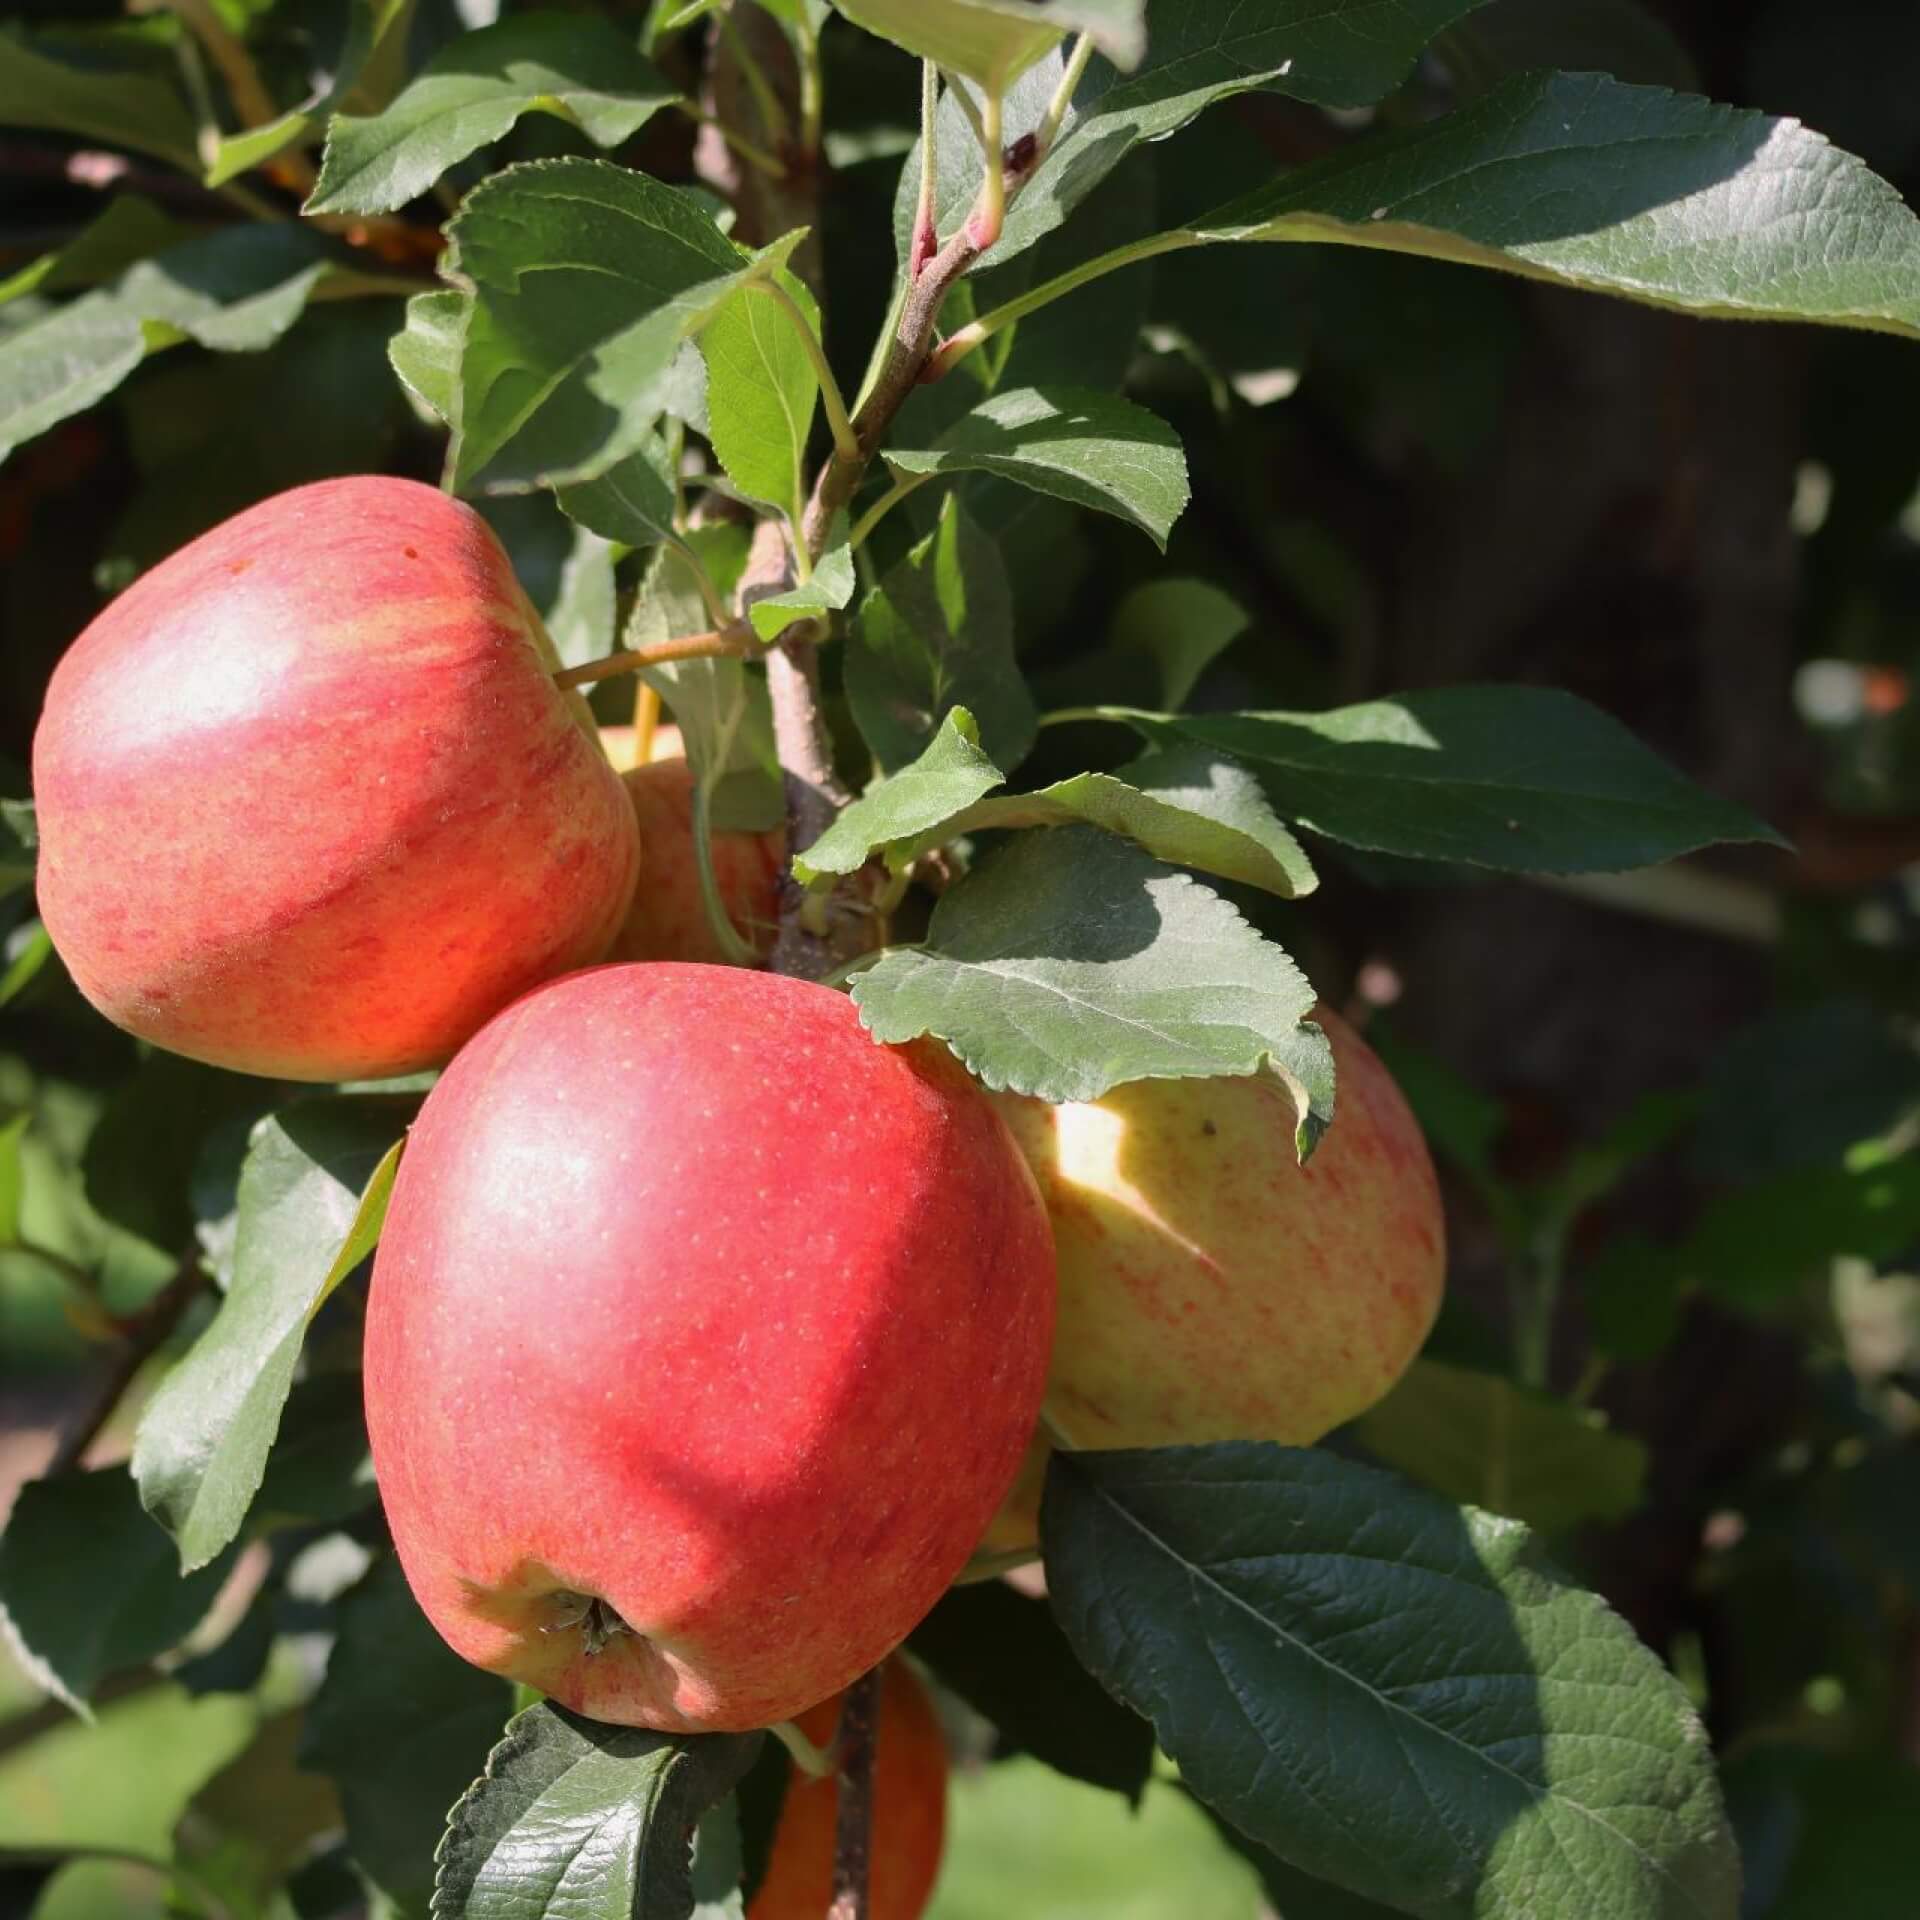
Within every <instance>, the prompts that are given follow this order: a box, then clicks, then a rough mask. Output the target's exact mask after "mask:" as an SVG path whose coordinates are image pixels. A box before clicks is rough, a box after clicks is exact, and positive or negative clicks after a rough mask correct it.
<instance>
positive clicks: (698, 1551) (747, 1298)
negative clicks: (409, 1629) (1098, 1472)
mask: <svg viewBox="0 0 1920 1920" xmlns="http://www.w3.org/2000/svg"><path fill="white" fill-rule="evenodd" d="M1053 1311H1054V1275H1053V1247H1052V1241H1051V1237H1050V1235H1049V1233H1048V1229H1047V1219H1046V1213H1045V1210H1044V1209H1043V1208H1042V1206H1041V1204H1040V1198H1039V1195H1038V1193H1037V1192H1036V1191H1035V1189H1034V1185H1033V1180H1032V1177H1031V1175H1030V1174H1029V1173H1028V1172H1027V1169H1026V1165H1025V1163H1024V1162H1023V1161H1022V1159H1021V1157H1020V1153H1019V1150H1018V1149H1017V1148H1016V1147H1015V1145H1014V1143H1013V1141H1012V1139H1011V1137H1010V1136H1009V1135H1008V1133H1007V1130H1006V1127H1005V1125H1004V1124H1003V1123H1002V1121H1001V1119H1000V1117H999V1115H998V1114H997V1113H996V1112H995V1111H994V1108H993V1105H992V1103H991V1102H990V1101H989V1100H988V1099H987V1097H986V1096H985V1094H984V1093H982V1092H981V1090H980V1089H979V1087H978V1086H977V1085H976V1084H975V1083H974V1081H973V1080H972V1079H970V1078H969V1076H968V1075H967V1073H966V1072H965V1070H964V1069H963V1068H961V1067H960V1065H959V1064H958V1063H957V1062H956V1061H955V1060H954V1059H953V1057H952V1056H951V1055H950V1054H949V1053H947V1051H946V1050H945V1049H944V1048H941V1047H937V1046H933V1045H929V1044H925V1043H922V1044H918V1045H915V1046H909V1047H902V1048H896V1047H882V1046H877V1045H876V1044H875V1043H874V1042H873V1040H872V1039H871V1038H870V1037H869V1036H868V1035H867V1033H866V1032H865V1031H864V1029H863V1028H862V1027H861V1025H860V1022H859V1018H858V1015H857V1014H856V1013H855V1011H854V1008H853V1005H852V1003H851V1002H850V1001H849V1000H847V999H846V998H845V997H844V996H843V995H841V994H838V993H834V992H832V991H830V990H829V989H827V988H825V987H818V986H814V985H811V984H810V983H807V982H804V981H797V980H789V979H784V978H780V977H777V976H773V975H769V974H764V973H758V972H754V971H751V970H747V969H741V968H734V967H709V966H695V965H684V964H677V963H671V962H658V963H654V964H651V965H646V966H610V967H601V968H596V969H594V970H592V971H590V972H586V973H581V974H576V975H574V976H573V977H572V978H570V979H566V980H561V981H556V982H554V983H552V984H551V985H548V986H545V987H542V988H540V989H538V990H537V991H535V992H534V993H531V994H529V995H528V996H526V998H524V999H522V1000H520V1001H519V1002H517V1003H516V1004H515V1005H514V1006H512V1007H510V1008H508V1009H507V1011H506V1012H505V1013H503V1014H501V1015H500V1016H499V1017H498V1018H497V1019H495V1020H494V1021H492V1022H491V1023H490V1024H489V1025H488V1026H487V1027H486V1029H485V1030H484V1031H483V1032H481V1033H480V1034H479V1035H478V1036H477V1037H476V1038H475V1039H473V1040H472V1041H470V1042H469V1043H468V1044H467V1046H466V1047H464V1048H463V1049H462V1050H461V1052H460V1054H459V1056H458V1058H457V1059H455V1061H454V1063H453V1065H452V1066H451V1067H449V1068H448V1069H447V1071H446V1073H445V1074H444V1075H443V1076H442V1077H441V1079H440V1081H439V1083H438V1085H437V1086H436V1087H435V1088H434V1090H433V1092H432V1093H431V1094H430V1095H429V1096H428V1098H427V1102H426V1105H425V1107H424V1109H423V1110H422V1113H421V1116H420V1119H419V1121H418V1122H417V1124H416V1125H415V1127H414V1129H413V1133H412V1137H411V1139H410V1141H409V1143H408V1146H407V1150H406V1153H405V1156H404V1157H403V1159H402V1161H401V1164H400V1172H399V1177H398V1179H397V1181H396V1182H395V1186H394V1191H393V1198H392V1204H391V1208H390V1210H389V1212H388V1215H387V1220H386V1226H385V1230H384V1232H383V1234H382V1237H381V1241H380V1251H379V1255H378V1257H377V1260H376V1262H375V1267H374V1276H373V1285H372V1291H371V1297H370V1301H369V1305H368V1312H367V1329H366V1403H367V1426H368V1432H369V1434H370V1436H371V1439H372V1443H373V1459H374V1466H375V1470H376V1473H377V1476H378V1479H379V1484H380V1491H381V1496H382V1498H383V1500H384V1502H385V1505H386V1512H387V1519H388V1523H389V1525H390V1527H391V1529H392V1532H393V1539H394V1545H395V1547H396V1548H397V1549H398V1551H399V1555H400V1562H401V1565H402V1567H403V1568H404V1569H405V1570H406V1574H407V1578H408V1580H409V1581H410V1583H411V1584H412V1587H413V1591H414V1594H415V1596H416V1597H417V1598H418V1600H419V1602H420V1604H421V1606H422V1607H423V1608H424V1609H425V1611H426V1613H427V1616H428V1618H429V1619H431V1620H432V1621H433V1623H434V1625H435V1626H436V1627H437V1628H438V1629H439V1630H440V1632H441V1634H442V1635H443V1636H444V1638H445V1639H446V1640H447V1642H448V1644H449V1645H451V1646H452V1647H453V1649H454V1650H455V1651H456V1652H457V1653H460V1654H462V1655H464V1656H465V1657H466V1658H467V1659H469V1660H471V1661H473V1662H474V1663H475V1664H476V1665H478V1666H482V1667H485V1668H488V1669H489V1670H491V1671H493V1672H496V1673H502V1674H506V1675H509V1676H510V1677H512V1678H514V1679H518V1680H524V1681H527V1682H529V1683H530V1684H532V1685H533V1686H536V1687H538V1688H540V1689H541V1690H542V1691H543V1692H546V1693H549V1694H551V1695H553V1696H554V1697H555V1698H557V1699H558V1700H560V1701H561V1702H562V1703H563V1704H565V1705H567V1706H569V1707H573V1708H576V1709H578V1710H579V1711H580V1712H582V1713H586V1714H590V1715H591V1716H592V1717H593V1718H595V1719H597V1720H608V1721H613V1722H616V1723H620V1724H625V1725H638V1726H650V1727H658V1728H663V1729H670V1730H685V1731H701V1730H737V1729H742V1728H747V1727H759V1726H766V1725H769V1724H771V1723H772V1722H774V1721H776V1720H785V1719H790V1718H792V1717H793V1716H794V1715H795V1714H796V1713H799V1712H801V1711H803V1710H804V1709H806V1708H807V1707H810V1706H812V1705H814V1704H815V1703H816V1702H818V1701H820V1700H823V1699H825V1698H827V1696H828V1695H830V1694H832V1693H834V1692H836V1691H838V1690H839V1689H840V1688H842V1687H844V1686H845V1685H846V1684H847V1683H848V1682H849V1681H850V1680H852V1679H853V1678H855V1677H856V1676H857V1675H858V1674H861V1673H863V1672H865V1671H866V1669H867V1668H869V1667H871V1666H873V1665H874V1664H875V1663H876V1662H878V1661H879V1660H880V1659H881V1658H882V1657H883V1656H884V1655H885V1654H886V1653H888V1652H889V1651H890V1650H891V1649H892V1648H893V1647H895V1646H896V1645H898V1643H899V1642H900V1640H901V1639H902V1638H903V1637H904V1636H905V1635H906V1633H907V1632H908V1631H909V1629H910V1628H912V1627H913V1626H914V1625H915V1624H916V1622H917V1621H918V1620H919V1619H920V1618H921V1616H922V1615H923V1614H924V1613H925V1612H926V1611H927V1609H928V1608H929V1607H930V1606H932V1604H933V1603H934V1601H935V1600H937V1599H938V1598H939V1596H940V1594H941V1593H942V1592H943V1591H944V1590H945V1588H946V1587H947V1585H948V1584H949V1583H950V1582H951V1581H952V1579H953V1577H954V1575H955V1574H956V1573H957V1572H958V1571H959V1570H960V1568H961V1567H962V1566H963V1565H964V1563H965V1562H966V1560H967V1558H968V1556H969V1554H970V1553H971V1551H972V1549H973V1546H974V1543H975V1541H977V1540H978V1539H979V1537H980V1532H981V1529H982V1528H983V1527H984V1526H985V1525H986V1523H987V1521H988V1519H989V1518H990V1517H991V1515H992V1514H993V1512H994V1510H995V1508H996V1507H997V1506H998V1504H999V1502H1000V1500H1001V1498H1002V1497H1003V1495H1004V1494H1005V1492H1006V1490H1007V1486H1008V1484H1009V1482H1010V1481H1011V1479H1012V1477H1013V1473H1014V1469H1015V1467H1016V1466H1017V1465H1018V1464H1019V1461H1020V1455H1021V1451H1022V1449H1023V1448H1024V1447H1025V1445H1026V1443H1027V1437H1028V1435H1029V1434H1030V1433H1031V1431H1032V1428H1033V1423H1034V1420H1035V1418H1036V1417H1037V1415H1038V1412H1039V1407H1040V1398H1041V1394H1042V1391H1043V1389H1044V1386H1045V1381H1046V1369H1047V1357H1048V1352H1049V1346H1050V1341H1051V1335H1052V1327H1053Z"/></svg>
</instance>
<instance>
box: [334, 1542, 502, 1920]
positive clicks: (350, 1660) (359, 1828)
mask: <svg viewBox="0 0 1920 1920" xmlns="http://www.w3.org/2000/svg"><path fill="white" fill-rule="evenodd" d="M512 1711H513V1688H512V1686H511V1685H510V1684H509V1683H508V1682H507V1681H505V1680H502V1679H500V1678H499V1677H498V1676H497V1675H494V1674H491V1673H482V1672H481V1671H480V1669H479V1668H478V1667H470V1666H469V1665H468V1664H467V1663H466V1662H465V1661H464V1660H462V1659H461V1658H460V1657H459V1655H458V1654H456V1653H454V1652H453V1651H452V1650H451V1649H450V1648H449V1647H448V1646H447V1644H446V1642H445V1641H444V1640H442V1639H441V1638H440V1636H439V1635H438V1634H437V1633H436V1632H434V1630H433V1628H432V1626H431V1625H429V1623H428V1621H427V1617H426V1615H425V1614H423V1613H422V1612H421V1611H420V1609H419V1607H418V1606H417V1605H416V1604H415V1603H414V1598H413V1595H412V1594H411V1593H409V1592H408V1590H407V1583H406V1580H405V1578H404V1576H403V1575H402V1574H401V1571H400V1563H399V1562H398V1561H397V1560H396V1559H395V1558H394V1557H393V1555H392V1554H383V1555H382V1556H381V1558H380V1559H379V1560H377V1561H376V1562H375V1563H374V1564H373V1566H372V1567H371V1568H370V1569H369V1570H368V1572H367V1574H366V1576H365V1578H364V1579H362V1580H361V1581H360V1582H359V1583H358V1584H357V1585H356V1586H355V1587H354V1588H353V1589H352V1590H351V1591H350V1592H349V1593H348V1594H347V1595H346V1597H345V1598H344V1599H343V1600H342V1601H341V1602H340V1607H339V1634H338V1637H337V1638H336V1640H335V1641H334V1645H333V1651H332V1653H331V1654H330V1655H329V1656H328V1658H327V1672H326V1678H325V1679H324V1680H322V1681H321V1683H320V1690H319V1692H318V1693H317V1694H315V1696H314V1699H313V1704H312V1706H311V1707H310V1708H309V1709H308V1710H307V1725H306V1733H305V1737H304V1738H303V1740H302V1741H301V1744H300V1762H301V1765H302V1766H305V1767H308V1768H311V1769H313V1770H314V1771H316V1772H319V1773H323V1774H325V1775H327V1776H328V1777H329V1778H330V1779H331V1780H332V1781H333V1782H334V1784H335V1785H336V1786H337V1787H338V1788H339V1791H340V1800H341V1804H342V1806H343V1807H344V1808H345V1810H346V1816H347V1837H348V1841H349V1844H350V1845H351V1847H352V1850H353V1856H354V1859H355V1860H356V1861H357V1862H358V1863H359V1865H360V1867H361V1868H362V1870H363V1871H364V1872H365V1873H366V1874H367V1875H368V1877H369V1878H370V1879H371V1880H372V1881H373V1882H374V1884H375V1885H376V1886H378V1887H379V1888H380V1890H381V1891H382V1892H383V1893H385V1894H386V1895H387V1896H388V1897H389V1898H391V1899H393V1900H395V1901H397V1902H398V1903H399V1905H400V1907H401V1909H402V1911H404V1912H406V1913H408V1914H424V1913H425V1912H426V1910H427V1903H428V1900H429V1899H430V1898H431V1896H432V1892H433V1874H434V1848H435V1846H436V1844H437V1843H438V1842H439V1839H440V1836H441V1834H442V1832H443V1831H444V1829H445V1824H446V1816H447V1809H448V1808H449V1807H451V1806H452V1805H453V1804H454V1803H455V1801H456V1800H458V1799H459V1798H460V1796H461V1794H463V1793H464V1792H465V1791H466V1789H467V1788H468V1786H469V1785H470V1784H471V1783H472V1781H473V1778H474V1776H475V1775H476V1774H477V1773H478V1772H479V1771H480V1769H481V1768H482V1767H484V1766H485V1765H486V1759H487V1755H488V1753H489V1752H490V1751H491V1749H492V1747H493V1745H494V1743H495V1742H496V1741H497V1740H498V1739H499V1738H500V1729H501V1727H502V1726H503V1725H505V1723H506V1720H507V1717H508V1715H509V1714H510V1713H511V1712H512Z"/></svg>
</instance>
